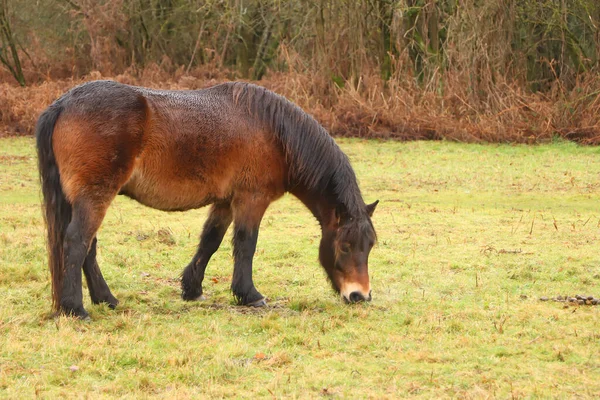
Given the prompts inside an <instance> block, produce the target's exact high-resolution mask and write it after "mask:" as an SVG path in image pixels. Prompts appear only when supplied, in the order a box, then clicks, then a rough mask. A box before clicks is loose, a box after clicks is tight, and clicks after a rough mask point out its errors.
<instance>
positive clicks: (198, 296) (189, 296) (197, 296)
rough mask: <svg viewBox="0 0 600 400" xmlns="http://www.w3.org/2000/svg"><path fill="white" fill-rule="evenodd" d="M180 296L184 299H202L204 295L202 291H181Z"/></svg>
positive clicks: (204, 298)
mask: <svg viewBox="0 0 600 400" xmlns="http://www.w3.org/2000/svg"><path fill="white" fill-rule="evenodd" d="M181 298H182V299H183V300H185V301H202V300H206V297H205V296H204V295H203V294H202V293H185V292H184V293H181Z"/></svg>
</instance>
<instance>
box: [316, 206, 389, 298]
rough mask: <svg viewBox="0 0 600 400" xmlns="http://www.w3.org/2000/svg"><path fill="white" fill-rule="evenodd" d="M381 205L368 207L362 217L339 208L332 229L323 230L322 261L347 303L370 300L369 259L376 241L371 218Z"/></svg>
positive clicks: (320, 251)
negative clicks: (376, 208)
mask: <svg viewBox="0 0 600 400" xmlns="http://www.w3.org/2000/svg"><path fill="white" fill-rule="evenodd" d="M378 202H379V201H376V202H374V203H373V204H369V205H366V206H365V207H364V209H363V210H362V211H361V212H360V213H359V215H350V214H349V213H348V212H347V210H345V208H344V207H337V208H336V210H335V221H334V224H333V226H332V229H327V230H324V232H323V237H322V238H321V245H320V247H319V260H320V261H321V265H323V268H325V271H326V272H327V276H328V277H329V280H330V281H331V285H332V286H333V289H334V290H335V291H336V292H337V293H339V294H340V295H341V296H342V298H343V299H344V301H345V302H346V303H356V302H360V301H371V284H370V283H369V260H368V259H369V253H370V252H371V249H372V248H373V245H374V244H375V241H376V239H377V236H376V234H375V229H374V228H373V224H372V223H371V216H372V215H373V212H374V211H375V207H376V206H377V203H378Z"/></svg>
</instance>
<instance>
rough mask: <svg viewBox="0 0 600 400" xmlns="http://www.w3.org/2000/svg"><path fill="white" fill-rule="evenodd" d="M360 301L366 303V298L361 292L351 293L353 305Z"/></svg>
mask: <svg viewBox="0 0 600 400" xmlns="http://www.w3.org/2000/svg"><path fill="white" fill-rule="evenodd" d="M359 301H365V296H363V295H362V293H361V292H352V293H350V302H351V303H358V302H359Z"/></svg>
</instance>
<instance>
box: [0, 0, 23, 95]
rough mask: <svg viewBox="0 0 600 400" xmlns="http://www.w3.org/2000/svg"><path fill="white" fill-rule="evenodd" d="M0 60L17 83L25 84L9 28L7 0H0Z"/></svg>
mask: <svg viewBox="0 0 600 400" xmlns="http://www.w3.org/2000/svg"><path fill="white" fill-rule="evenodd" d="M0 62H1V63H2V64H4V65H5V66H6V68H8V70H9V71H10V73H11V74H12V75H13V76H14V77H15V79H16V80H17V82H19V85H21V86H25V76H24V75H23V69H22V68H21V61H20V60H19V52H18V51H17V44H16V41H15V37H14V35H13V33H12V30H11V28H10V21H9V17H8V1H7V0H0Z"/></svg>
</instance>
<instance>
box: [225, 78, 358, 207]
mask: <svg viewBox="0 0 600 400" xmlns="http://www.w3.org/2000/svg"><path fill="white" fill-rule="evenodd" d="M226 85H227V86H228V88H229V89H230V91H231V94H232V95H233V100H234V102H235V104H237V105H238V106H242V107H245V108H247V109H248V111H249V112H250V113H251V114H252V115H253V116H255V117H257V118H258V119H259V120H260V121H262V122H263V123H265V124H267V126H268V127H269V128H270V129H272V131H273V132H274V133H275V135H276V136H277V138H278V139H279V141H280V143H281V144H282V146H283V149H284V153H285V156H286V159H287V162H288V166H289V181H290V186H291V187H294V186H297V185H302V186H303V187H305V188H306V189H308V190H309V191H311V192H318V193H322V194H330V195H332V196H333V200H334V201H335V202H336V203H337V204H342V205H343V206H344V207H345V208H346V210H345V211H346V212H348V213H349V214H350V215H353V216H359V215H361V214H362V213H363V212H364V211H363V209H364V202H363V199H362V195H361V193H360V189H359V187H358V183H357V181H356V175H355V174H354V170H353V169H352V167H351V165H350V161H349V160H348V157H347V156H346V155H345V154H344V153H343V152H342V150H341V149H340V148H339V147H338V145H337V144H336V143H335V141H334V140H333V138H332V137H331V136H330V135H329V133H328V132H327V131H326V130H325V128H323V127H322V126H321V124H319V123H318V122H317V121H316V120H315V119H314V118H313V117H312V116H311V115H309V114H307V113H306V112H304V111H303V110H302V109H301V108H300V107H298V106H297V105H295V104H294V103H292V102H290V101H289V100H287V99H286V98H285V97H283V96H280V95H278V94H276V93H273V92H271V91H270V90H268V89H265V88H263V87H260V86H256V85H253V84H249V83H243V82H234V83H227V84H226Z"/></svg>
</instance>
